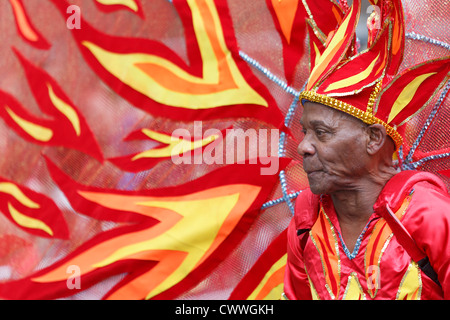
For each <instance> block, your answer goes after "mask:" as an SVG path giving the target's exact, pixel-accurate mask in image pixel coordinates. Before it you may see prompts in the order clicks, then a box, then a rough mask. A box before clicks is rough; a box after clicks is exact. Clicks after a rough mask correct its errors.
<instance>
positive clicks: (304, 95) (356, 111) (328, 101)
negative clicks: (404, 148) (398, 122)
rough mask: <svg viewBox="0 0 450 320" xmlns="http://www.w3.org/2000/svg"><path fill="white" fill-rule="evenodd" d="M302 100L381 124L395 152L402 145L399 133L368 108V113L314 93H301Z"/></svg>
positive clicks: (371, 122)
mask: <svg viewBox="0 0 450 320" xmlns="http://www.w3.org/2000/svg"><path fill="white" fill-rule="evenodd" d="M302 99H305V100H309V101H311V102H317V103H320V104H323V105H326V106H328V107H331V108H333V109H336V110H339V111H343V112H345V113H347V114H349V115H351V116H353V117H355V118H358V119H359V120H361V121H363V122H364V123H367V124H375V123H378V124H381V125H382V126H383V127H385V128H386V132H387V134H388V135H389V136H390V137H391V138H392V140H394V143H395V147H396V150H397V149H398V148H400V146H401V145H402V144H403V138H402V136H401V135H400V133H398V132H397V130H395V129H394V128H393V127H391V126H390V125H388V124H387V123H386V122H384V121H383V120H380V119H378V118H377V117H375V116H374V115H373V114H372V112H370V111H371V108H369V112H368V111H362V110H360V109H358V108H356V107H354V106H352V105H350V104H348V103H345V102H343V101H340V100H337V99H335V98H332V97H328V96H326V95H323V94H319V93H316V92H314V91H303V92H302V93H300V101H301V100H302Z"/></svg>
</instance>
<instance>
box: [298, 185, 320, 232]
mask: <svg viewBox="0 0 450 320" xmlns="http://www.w3.org/2000/svg"><path fill="white" fill-rule="evenodd" d="M319 198H320V197H319V196H318V195H315V194H313V193H312V192H311V190H310V189H309V188H307V189H305V190H303V191H302V193H300V195H299V196H298V197H297V200H296V201H295V215H294V220H295V225H296V229H297V230H301V229H303V230H309V229H311V228H312V226H313V225H314V222H315V221H316V219H317V215H318V211H319Z"/></svg>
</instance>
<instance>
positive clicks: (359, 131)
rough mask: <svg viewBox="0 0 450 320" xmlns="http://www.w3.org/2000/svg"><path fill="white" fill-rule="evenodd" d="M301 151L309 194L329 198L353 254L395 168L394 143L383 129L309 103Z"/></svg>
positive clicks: (303, 117)
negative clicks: (322, 195)
mask: <svg viewBox="0 0 450 320" xmlns="http://www.w3.org/2000/svg"><path fill="white" fill-rule="evenodd" d="M300 123H301V125H302V126H303V132H304V134H305V137H304V139H303V140H302V142H301V143H300V144H299V146H298V153H299V154H300V155H301V156H302V157H303V169H304V170H305V172H306V173H307V175H308V181H309V185H310V188H311V191H312V192H313V193H315V194H329V195H330V196H331V199H332V201H333V204H334V207H335V209H336V213H337V217H338V221H339V225H340V228H341V233H342V237H343V239H344V242H345V244H346V246H347V247H348V249H349V250H350V251H351V252H352V251H353V249H354V247H355V244H356V240H357V239H358V237H359V235H360V234H361V232H362V230H363V229H364V227H365V225H366V224H367V222H368V219H369V217H370V216H371V215H372V213H373V205H374V204H375V202H376V200H377V198H378V196H379V194H380V192H381V190H382V189H383V187H384V185H385V184H386V182H387V181H388V180H389V179H390V178H392V177H393V176H394V175H395V174H396V173H397V171H396V170H395V169H394V167H393V163H392V155H393V153H394V151H395V146H394V142H393V141H392V139H391V138H390V137H389V136H388V135H387V133H386V129H385V128H384V127H383V126H382V125H380V124H373V125H366V124H364V123H363V122H362V121H360V120H359V119H357V118H354V117H352V116H350V115H348V114H346V113H344V112H341V111H338V110H335V109H332V108H330V107H327V106H324V105H321V104H319V103H314V102H305V103H304V109H303V114H302V117H301V120H300Z"/></svg>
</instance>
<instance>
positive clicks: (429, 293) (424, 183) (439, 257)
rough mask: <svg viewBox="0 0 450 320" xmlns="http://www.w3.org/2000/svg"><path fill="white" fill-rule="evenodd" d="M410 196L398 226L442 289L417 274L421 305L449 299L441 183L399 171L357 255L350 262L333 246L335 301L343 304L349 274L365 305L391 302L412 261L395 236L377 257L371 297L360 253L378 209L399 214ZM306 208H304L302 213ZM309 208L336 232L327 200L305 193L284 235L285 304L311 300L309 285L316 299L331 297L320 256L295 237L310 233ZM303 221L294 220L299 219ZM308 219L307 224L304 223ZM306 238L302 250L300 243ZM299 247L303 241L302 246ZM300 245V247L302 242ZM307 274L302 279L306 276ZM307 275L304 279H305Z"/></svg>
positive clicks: (448, 218)
mask: <svg viewBox="0 0 450 320" xmlns="http://www.w3.org/2000/svg"><path fill="white" fill-rule="evenodd" d="M412 190H414V192H413V194H412V197H411V202H410V203H409V206H408V209H407V210H406V212H405V214H404V216H403V219H402V220H401V221H402V223H403V225H404V226H405V227H406V229H407V230H408V231H409V232H410V234H411V235H412V237H413V239H414V240H415V242H416V244H417V245H418V247H419V248H420V249H421V250H422V251H423V252H424V253H425V254H426V255H427V256H428V258H429V259H430V263H431V266H432V267H433V269H434V270H435V271H436V272H437V274H438V278H439V281H440V283H441V285H442V289H441V288H439V287H438V285H436V284H435V283H434V282H433V281H432V280H431V279H429V278H428V277H427V276H426V275H425V274H423V272H421V281H422V288H421V295H420V298H421V299H442V298H444V299H449V298H450V270H449V261H450V248H448V245H447V244H448V243H449V241H450V215H449V214H448V208H449V205H450V197H449V195H448V194H447V190H446V189H445V186H444V185H443V183H442V182H441V181H440V180H439V179H438V178H437V177H436V176H434V175H432V174H429V173H419V172H416V171H404V172H401V173H399V174H397V175H396V176H395V177H394V178H392V179H391V180H390V181H389V182H388V183H387V185H386V186H385V188H384V189H383V191H382V192H381V194H380V196H379V198H378V200H377V202H376V204H375V205H374V213H373V215H372V216H371V217H370V219H369V220H372V223H370V225H369V227H368V229H367V231H366V232H365V234H364V236H363V237H362V241H361V246H360V248H359V251H358V253H357V255H356V257H354V258H353V259H351V260H350V259H349V258H348V257H347V256H346V254H345V252H344V250H343V246H342V243H341V241H339V239H338V238H336V239H337V241H336V243H337V244H338V247H339V257H340V263H341V266H340V290H339V296H338V297H337V298H338V299H342V298H343V295H344V293H345V289H346V287H347V284H348V279H349V277H350V275H351V273H353V272H354V273H356V274H357V277H358V280H359V282H360V285H361V288H362V290H363V292H364V293H366V294H365V298H367V299H372V298H374V299H395V298H396V295H397V292H398V290H399V286H400V285H401V281H402V279H403V277H404V275H405V272H406V270H407V268H408V266H409V265H410V262H411V257H410V256H409V255H408V254H407V253H406V251H405V250H404V248H402V247H401V245H400V244H399V243H398V242H397V239H396V237H395V234H394V236H393V237H392V239H391V240H390V241H389V243H388V244H387V246H386V248H385V249H384V253H383V254H382V256H381V262H380V264H379V266H380V279H379V280H380V283H379V289H378V291H377V292H376V294H375V296H374V297H371V296H370V295H369V294H367V292H368V286H367V281H366V274H365V272H366V270H365V268H366V267H367V266H365V253H366V250H367V244H368V241H369V238H370V236H371V234H372V233H373V232H374V226H375V224H376V222H377V221H379V220H380V219H382V218H381V214H380V212H381V210H383V205H385V204H387V205H389V207H390V208H392V209H398V208H399V206H400V204H401V203H402V202H403V200H404V199H405V197H406V196H407V195H408V194H410V193H411V191H412ZM305 204H309V206H308V207H304V205H305ZM313 205H317V206H319V205H320V206H322V207H323V208H324V210H325V212H326V214H327V215H328V217H329V219H330V221H331V224H332V225H333V227H334V229H335V230H336V231H337V232H340V227H339V223H338V219H337V215H336V212H335V211H334V207H333V204H332V201H331V198H330V197H329V196H326V195H324V196H322V197H321V198H319V197H317V196H315V195H313V194H312V193H311V192H310V190H305V191H304V192H302V194H301V195H300V196H299V198H298V199H297V203H296V215H295V218H294V219H292V222H291V224H290V226H289V229H288V263H287V267H286V274H285V288H284V290H285V294H286V296H287V297H288V298H289V299H311V298H312V295H311V290H310V284H309V281H308V276H309V278H310V281H311V282H312V284H313V285H314V288H315V289H316V291H317V294H318V296H319V298H320V299H330V298H331V296H330V294H329V292H328V291H327V289H326V287H325V277H324V268H323V266H322V262H321V258H320V255H319V253H318V251H317V248H316V247H315V245H314V243H313V241H311V238H310V235H308V233H307V232H306V233H303V235H300V236H297V230H298V229H302V228H305V227H306V228H308V229H310V228H311V227H313V226H314V225H315V224H316V223H318V221H319V219H317V209H316V208H313ZM300 213H301V214H302V215H303V217H301V218H300V217H298V215H299V214H300ZM305 213H308V214H309V215H308V216H307V217H308V218H305V217H306V216H305V215H304V214H305ZM304 237H309V239H308V241H306V244H304V248H302V247H303V246H302V239H303V238H304ZM303 242H304V241H303ZM304 243H305V242H304ZM305 268H306V270H307V274H306V272H305ZM307 275H308V276H307Z"/></svg>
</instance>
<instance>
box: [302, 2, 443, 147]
mask: <svg viewBox="0 0 450 320" xmlns="http://www.w3.org/2000/svg"><path fill="white" fill-rule="evenodd" d="M310 2H311V3H310ZM303 3H304V5H305V9H306V12H307V13H308V16H309V19H307V25H308V29H309V38H310V61H311V63H310V76H309V79H308V82H307V84H306V88H305V91H303V92H302V93H301V95H300V99H301V100H302V101H303V100H308V101H312V102H318V103H321V104H324V105H326V106H329V107H332V108H334V109H337V110H340V111H343V112H346V113H348V114H350V115H352V116H354V117H356V118H358V119H360V120H362V121H363V122H365V123H367V124H375V123H379V124H382V125H383V126H384V127H385V128H386V131H387V133H388V135H389V136H390V137H391V138H392V139H393V140H394V142H395V145H396V148H397V149H398V148H399V147H400V146H401V145H402V143H403V138H402V135H401V133H400V132H401V126H402V125H403V124H405V123H406V122H407V121H408V120H409V119H410V118H411V117H413V116H414V115H415V114H417V113H418V112H420V110H422V108H423V107H424V106H426V105H427V103H428V102H429V101H431V99H432V98H433V97H434V96H435V95H436V94H437V92H438V91H439V89H440V88H441V87H442V85H443V84H444V83H445V82H446V81H447V79H448V78H449V71H450V56H447V57H443V58H441V59H435V60H429V61H425V62H422V63H420V64H418V65H415V66H413V67H411V68H409V69H407V70H404V71H402V72H400V73H398V71H399V68H400V65H401V63H402V60H403V52H404V47H405V27H404V18H403V7H402V4H401V1H400V0H370V3H371V4H372V5H373V8H375V10H374V11H373V12H372V15H371V16H370V17H369V19H368V23H367V25H368V49H367V50H364V51H362V52H359V53H358V52H357V47H356V26H357V24H358V20H359V16H360V9H361V0H353V4H352V6H351V7H350V8H343V7H342V6H338V5H337V4H336V3H335V2H334V1H331V0H330V3H329V6H330V8H327V9H330V10H327V12H329V13H332V15H331V17H330V15H328V16H326V15H323V14H322V15H320V14H315V9H314V7H313V6H315V4H314V3H313V1H312V0H311V1H308V0H304V1H303ZM322 9H323V8H322ZM325 19H326V20H327V21H325ZM329 20H332V21H333V20H336V22H337V23H338V28H337V29H335V30H332V29H331V30H324V29H326V28H329V27H328V26H329V25H330V22H329Z"/></svg>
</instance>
